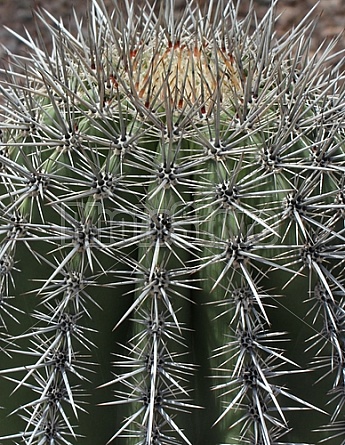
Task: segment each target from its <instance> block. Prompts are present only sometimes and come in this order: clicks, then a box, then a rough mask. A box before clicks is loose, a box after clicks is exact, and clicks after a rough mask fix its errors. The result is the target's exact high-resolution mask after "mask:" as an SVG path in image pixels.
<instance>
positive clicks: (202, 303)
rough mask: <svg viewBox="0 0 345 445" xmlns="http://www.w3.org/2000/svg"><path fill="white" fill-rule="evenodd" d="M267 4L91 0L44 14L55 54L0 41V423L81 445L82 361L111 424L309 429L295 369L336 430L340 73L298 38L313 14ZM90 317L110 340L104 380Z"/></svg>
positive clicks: (131, 433)
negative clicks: (327, 407) (287, 17)
mask: <svg viewBox="0 0 345 445" xmlns="http://www.w3.org/2000/svg"><path fill="white" fill-rule="evenodd" d="M163 3H164V2H163ZM114 4H115V2H114ZM274 6H275V5H274V2H273V3H272V5H271V6H270V7H269V9H268V11H267V14H266V15H265V17H264V18H263V20H262V21H261V22H258V21H257V19H256V17H255V13H254V11H253V10H252V9H251V10H250V12H249V13H248V15H247V17H245V18H244V19H243V20H240V19H239V18H238V17H237V8H236V6H235V5H234V4H233V2H223V1H219V2H213V1H211V3H210V5H209V9H208V10H206V11H202V10H201V9H200V8H199V7H198V6H197V5H196V4H194V3H193V2H192V1H190V2H189V1H188V2H187V6H186V8H185V10H184V12H183V13H182V15H181V17H180V18H176V17H174V12H173V11H174V2H173V1H171V2H170V1H169V2H166V4H164V5H163V6H162V7H161V8H160V11H159V12H158V13H157V14H156V10H155V9H154V8H153V7H151V6H150V5H149V4H148V3H147V4H145V8H143V9H142V10H141V11H140V12H139V11H136V10H135V8H134V6H133V5H132V4H130V2H128V1H126V2H125V4H124V5H123V7H124V10H125V11H126V14H124V15H123V9H122V10H121V9H120V7H119V6H117V5H116V4H115V6H114V11H113V12H111V13H109V12H108V11H107V10H106V7H105V4H104V3H103V0H93V1H92V3H91V5H90V8H89V14H88V16H87V20H86V23H84V24H83V22H78V20H76V24H77V30H78V32H77V34H76V36H74V35H73V34H72V33H70V32H69V31H68V29H67V28H65V27H64V26H63V25H62V24H61V22H59V21H58V20H56V19H54V18H53V17H51V16H50V15H49V13H47V12H43V13H42V14H40V15H38V19H39V20H40V21H41V22H42V23H43V25H44V27H46V31H47V30H48V32H49V33H50V34H51V36H52V43H53V49H52V52H51V53H50V52H49V51H48V50H46V48H45V47H44V45H43V44H40V40H41V39H40V38H38V42H35V41H34V40H33V39H32V38H31V36H30V35H28V36H27V38H26V39H22V40H24V41H25V43H26V44H27V46H28V49H29V52H28V55H27V56H25V57H19V56H15V55H10V56H11V66H10V67H9V68H8V69H7V70H6V71H4V72H3V75H4V77H5V80H2V81H1V84H0V91H1V93H2V96H3V100H2V104H1V105H0V109H1V117H2V122H1V125H0V128H1V147H0V168H1V184H0V189H1V192H0V217H1V231H0V233H1V240H0V242H1V244H0V290H1V300H0V321H1V326H2V329H3V348H2V353H3V354H4V363H6V355H7V356H11V359H12V356H13V359H17V356H19V358H18V361H17V362H16V363H15V364H13V363H10V362H9V364H8V366H7V365H6V366H2V368H1V370H0V375H2V376H5V377H6V378H7V380H6V382H11V383H14V385H15V389H16V390H18V393H19V392H20V391H23V393H25V391H24V389H25V388H26V389H27V390H28V393H29V394H30V395H29V396H28V398H27V399H26V400H25V401H24V402H22V403H20V406H19V407H17V408H16V409H14V413H15V414H19V415H20V417H21V419H22V425H21V427H20V431H18V430H17V431H12V432H8V433H5V434H2V438H1V440H3V441H4V442H5V441H8V440H9V441H10V440H12V441H13V442H14V443H18V441H19V442H20V443H25V444H27V445H34V444H37V445H44V444H49V445H57V444H73V443H75V442H76V440H77V438H78V437H79V433H78V430H77V428H76V426H75V423H77V420H78V418H79V417H82V416H83V414H84V412H85V409H84V408H83V399H82V397H81V395H82V394H81V391H80V390H81V387H83V385H84V383H85V382H86V381H87V380H88V379H90V380H91V381H92V385H93V386H92V387H91V386H90V385H89V388H92V389H93V388H94V387H95V386H97V385H99V386H100V387H103V388H106V389H108V387H109V386H111V387H112V388H114V389H115V393H114V396H109V394H108V395H107V397H109V398H110V399H111V400H110V401H106V402H104V400H103V403H102V405H108V406H110V408H115V409H114V411H112V415H113V413H114V412H115V413H116V416H115V420H113V421H111V422H110V425H109V426H107V428H108V429H106V426H105V423H107V422H106V421H105V420H104V424H102V427H101V428H100V429H102V430H103V429H104V430H105V434H108V432H109V431H111V432H110V433H109V435H108V439H109V442H112V441H117V440H118V441H120V440H121V439H122V441H123V443H127V444H133V445H134V444H143V445H144V444H145V445H158V444H159V445H176V444H183V443H184V444H193V445H195V444H199V443H200V444H201V443H207V444H210V445H212V444H216V443H217V444H225V443H227V444H234V443H241V444H244V443H248V444H256V445H259V444H260V445H261V444H263V445H271V444H272V445H273V444H283V443H285V444H292V443H297V441H300V440H304V441H305V440H309V439H308V437H309V436H308V434H306V436H303V433H301V432H300V431H299V430H298V427H297V428H296V432H294V430H293V426H294V425H293V416H292V417H291V415H290V414H291V411H294V410H297V411H298V412H299V413H300V414H301V415H302V414H303V413H304V411H305V410H311V411H312V412H313V413H315V414H319V413H322V416H324V415H325V414H326V413H325V412H324V411H323V410H322V409H321V406H320V401H319V400H318V399H317V398H315V399H314V400H312V399H313V398H312V397H311V400H309V396H308V397H307V398H306V397H304V396H305V394H299V393H298V390H297V392H296V393H295V391H294V388H292V390H291V391H290V390H289V389H288V388H287V387H286V383H287V384H288V386H293V385H294V382H296V380H298V378H299V376H300V373H301V372H302V371H303V369H302V368H303V366H306V368H307V369H306V370H307V371H309V370H313V371H314V373H315V375H316V377H315V380H327V383H328V384H329V385H330V387H331V390H330V394H331V396H330V398H329V399H330V403H331V406H332V410H333V411H332V412H331V414H330V415H329V413H328V415H329V419H328V421H327V420H326V421H325V420H324V417H322V420H321V422H323V423H324V425H325V426H324V427H323V429H322V428H321V430H319V432H318V434H319V436H318V438H321V437H323V435H326V436H331V437H330V438H331V439H332V438H338V437H340V436H341V435H342V434H343V422H342V420H340V419H341V415H342V413H343V405H344V400H343V395H344V390H343V389H344V375H343V368H344V357H343V353H344V351H343V347H344V335H343V330H344V329H343V320H344V295H345V294H344V293H345V287H344V277H343V262H344V258H345V249H344V236H345V234H344V214H345V202H344V193H345V192H344V179H343V177H344V168H345V154H344V148H345V145H344V136H345V133H344V125H343V122H344V118H345V116H344V114H345V108H344V105H343V103H344V88H343V86H342V85H343V83H342V80H343V79H342V77H341V76H340V75H339V73H338V72H337V67H335V68H333V69H329V68H327V66H326V64H325V62H326V61H328V59H329V58H330V54H331V50H332V45H329V46H328V47H327V48H323V50H322V53H321V49H320V52H319V53H318V54H315V55H314V56H312V57H310V56H309V41H310V40H309V39H310V32H311V30H312V25H308V17H306V19H305V20H304V21H303V22H302V23H301V24H300V25H299V26H297V27H296V29H294V31H293V32H291V33H290V34H289V35H287V36H284V37H283V38H281V39H276V38H275V36H274V25H275V15H274ZM84 25H85V26H84ZM253 25H254V29H252V28H253ZM85 29H86V33H85ZM46 31H45V32H46ZM22 294H26V295H25V296H23V295H22ZM13 296H15V299H14V300H12V297H13ZM30 296H31V297H32V299H31V300H29V301H31V303H27V301H28V298H29V297H30ZM24 301H25V302H24ZM304 303H305V304H304ZM30 304H32V306H33V307H32V309H30V311H31V316H29V315H28V314H27V312H28V309H27V305H30ZM97 306H98V307H103V308H105V311H104V312H105V315H104V316H102V321H100V322H99V323H98V324H99V326H95V323H92V324H91V322H90V319H91V315H92V316H93V317H96V319H97V310H98V309H97ZM279 313H280V314H281V316H279ZM289 313H290V314H292V315H293V317H292V318H290V319H289V321H288V322H285V321H284V322H282V320H283V319H285V318H286V317H288V316H289ZM105 320H108V321H109V320H110V323H112V324H113V325H115V333H114V334H115V341H114V345H113V348H114V349H113V351H114V353H115V357H116V358H115V363H114V375H113V377H112V378H111V377H109V378H104V376H103V374H102V375H99V377H100V379H99V380H98V379H97V378H95V377H93V376H91V377H90V374H89V373H88V371H90V370H92V369H93V365H94V364H93V361H92V359H91V358H90V357H89V356H88V355H89V354H93V355H94V354H96V352H95V343H96V344H98V346H99V347H100V349H101V350H102V349H103V346H102V345H103V344H105V343H106V342H107V341H108V342H109V338H110V332H107V330H106V327H107V324H106V321H105ZM298 320H300V321H301V320H302V322H301V323H300V324H298V323H299V321H298ZM16 321H18V322H19V323H18V326H15V322H16ZM96 324H97V323H96ZM280 325H282V326H283V327H282V328H281V326H280ZM94 327H97V330H99V331H100V334H96V333H95V329H94ZM301 328H303V329H302V331H303V335H302V334H300V333H299V332H298V331H299V330H301ZM282 329H283V331H285V330H288V331H290V335H291V337H292V338H293V339H294V343H296V344H297V343H298V341H297V340H299V339H300V337H303V338H302V342H303V339H308V340H309V342H310V345H309V346H308V347H307V350H306V359H307V360H309V361H310V362H309V363H301V357H300V355H301V349H298V347H297V346H296V348H297V353H295V354H293V350H291V351H288V353H287V352H286V351H284V349H283V348H282V341H283V340H282V337H283V336H285V332H283V331H282ZM102 335H103V337H102ZM104 339H107V340H104ZM103 342H104V343H103ZM290 353H291V356H290ZM308 354H309V356H308ZM344 354H345V353H344ZM301 367H302V368H301ZM293 374H297V375H295V376H294V377H293V378H291V375H293ZM13 375H14V377H13ZM97 375H98V373H97ZM17 376H19V377H17ZM210 377H212V378H211V379H210ZM324 377H326V378H325V379H324ZM331 377H333V383H332V382H331V383H329V381H330V379H331ZM8 385H10V383H8ZM332 385H333V386H332ZM86 386H87V385H86ZM92 389H91V390H92ZM192 389H193V390H194V391H193V392H192V391H191V390H192ZM321 391H323V392H324V393H325V397H326V392H327V389H325V387H322V390H320V392H321ZM322 400H327V399H322ZM1 403H3V404H5V403H6V400H4V401H2V402H1ZM322 404H323V402H321V405H322ZM100 409H101V408H99V410H100ZM103 409H106V408H103ZM320 416H321V414H320ZM308 419H309V420H308V421H310V418H309V417H308ZM315 419H316V420H317V421H318V419H319V417H318V416H317V415H316V416H315ZM121 422H122V423H121ZM313 427H316V425H315V426H314V425H313ZM97 428H98V427H97ZM85 431H88V432H87V433H86V434H85V433H84V431H83V430H82V428H80V435H83V434H85V435H86V436H87V439H88V440H89V441H90V443H91V441H93V442H94V441H95V440H98V441H99V440H101V439H100V436H99V432H98V433H97V436H93V434H94V432H92V431H90V430H86V427H85ZM283 436H284V437H285V438H286V440H287V442H282V441H281V440H284V439H282V437H283ZM93 437H96V438H93ZM83 440H84V439H83ZM102 440H103V439H102ZM311 440H317V439H311ZM342 443H343V442H342Z"/></svg>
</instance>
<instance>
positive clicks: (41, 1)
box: [0, 0, 345, 67]
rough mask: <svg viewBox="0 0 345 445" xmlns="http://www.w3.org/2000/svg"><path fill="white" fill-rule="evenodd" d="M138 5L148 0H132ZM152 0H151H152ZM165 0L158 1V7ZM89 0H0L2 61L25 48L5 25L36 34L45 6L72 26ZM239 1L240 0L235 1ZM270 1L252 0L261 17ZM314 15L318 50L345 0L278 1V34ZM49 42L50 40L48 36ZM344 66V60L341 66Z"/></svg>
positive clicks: (343, 11)
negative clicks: (37, 20) (36, 12)
mask: <svg viewBox="0 0 345 445" xmlns="http://www.w3.org/2000/svg"><path fill="white" fill-rule="evenodd" d="M104 1H105V4H106V5H108V6H109V7H110V8H111V5H112V4H114V2H117V1H118V0H104ZM133 1H134V3H135V4H137V5H138V6H140V5H142V4H143V3H144V2H146V0H133ZM151 1H152V0H151ZM162 1H166V0H157V2H156V3H157V6H158V7H159V5H160V3H161V2H162ZM198 2H199V3H200V4H202V5H203V4H206V5H207V4H208V3H209V1H208V0H198ZM88 3H89V1H87V0H54V1H51V0H0V61H1V64H3V63H4V62H6V50H5V49H4V47H6V48H8V49H9V50H10V51H11V52H14V53H18V52H22V51H25V50H24V49H23V45H22V44H21V43H20V42H19V41H18V40H17V39H16V38H15V37H14V36H13V35H11V34H10V33H9V32H8V31H7V30H6V29H5V28H4V26H3V25H5V26H8V27H10V28H11V29H13V30H14V31H16V32H17V33H20V34H23V33H24V27H25V28H26V29H28V30H29V31H30V33H32V34H35V23H34V20H33V14H32V11H33V10H35V9H36V10H37V9H39V8H45V9H47V10H48V11H49V12H51V13H52V14H53V15H54V16H56V17H62V19H63V21H64V23H66V24H68V23H69V22H70V23H71V27H72V28H73V21H74V20H73V12H72V10H73V8H75V9H76V11H77V13H78V16H81V15H83V14H84V13H85V11H86V9H87V4H88ZM175 3H176V9H177V10H178V9H181V8H183V6H184V3H185V0H175ZM235 3H237V0H235ZM250 3H251V1H250V0H241V1H240V6H239V11H240V15H242V16H243V15H245V14H246V12H247V11H248V8H249V4H250ZM270 3H271V0H253V4H254V8H255V10H256V12H257V15H258V17H262V16H263V14H264V13H265V12H266V11H267V8H268V7H269V5H270ZM316 4H318V5H317V7H316V9H315V10H314V12H313V14H312V17H313V19H314V20H316V21H317V24H316V29H315V33H314V38H313V42H312V47H311V50H312V51H313V52H315V51H317V50H318V48H319V46H320V44H321V43H322V42H323V41H326V42H327V41H330V40H331V39H332V38H334V37H335V36H338V35H339V34H341V33H342V32H343V31H344V28H345V1H344V0H319V1H318V0H303V1H301V0H278V5H277V12H278V14H281V16H280V18H279V20H278V22H277V33H278V35H281V34H283V33H285V32H287V31H288V30H289V29H291V28H292V27H293V26H294V25H295V24H297V23H298V22H299V21H300V20H301V19H302V18H303V17H305V15H306V14H307V13H308V12H309V11H310V10H311V9H312V8H313V7H314V6H315V5H316ZM46 37H47V41H49V36H46ZM344 48H345V34H343V35H342V36H341V37H340V39H339V41H338V43H337V45H336V47H335V50H334V51H335V52H338V51H341V50H343V49H344ZM340 58H341V56H337V57H336V58H335V59H334V61H332V63H337V62H338V61H339V60H340ZM342 66H343V67H344V66H345V63H343V65H342Z"/></svg>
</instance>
